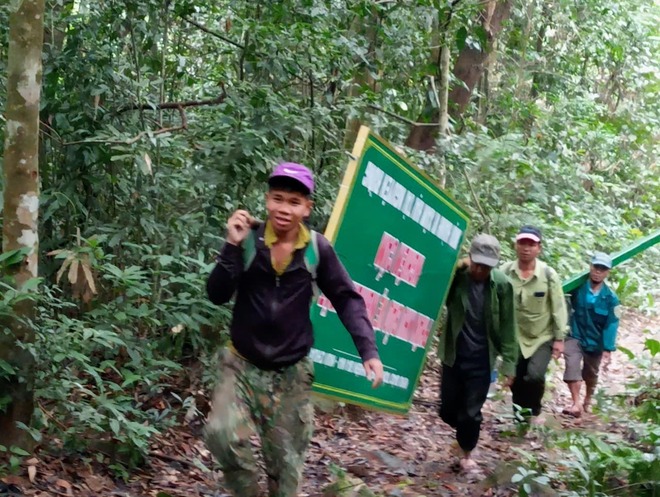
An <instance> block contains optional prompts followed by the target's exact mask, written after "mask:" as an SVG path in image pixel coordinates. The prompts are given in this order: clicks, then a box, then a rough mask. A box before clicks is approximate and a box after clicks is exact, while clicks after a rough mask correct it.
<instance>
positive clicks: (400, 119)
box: [367, 104, 438, 127]
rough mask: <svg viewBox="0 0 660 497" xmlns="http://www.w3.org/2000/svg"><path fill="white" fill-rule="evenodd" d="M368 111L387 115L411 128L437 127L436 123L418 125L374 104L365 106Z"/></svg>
mask: <svg viewBox="0 0 660 497" xmlns="http://www.w3.org/2000/svg"><path fill="white" fill-rule="evenodd" d="M367 107H368V108H369V109H373V110H377V111H378V112H382V113H383V114H387V115H388V116H390V117H393V118H394V119H398V120H399V121H401V122H404V123H406V124H410V125H411V126H420V127H422V126H437V125H438V123H418V122H416V121H413V120H412V119H408V118H407V117H403V116H400V115H399V114H395V113H394V112H390V111H389V110H387V109H383V108H382V107H379V106H378V105H374V104H369V105H367Z"/></svg>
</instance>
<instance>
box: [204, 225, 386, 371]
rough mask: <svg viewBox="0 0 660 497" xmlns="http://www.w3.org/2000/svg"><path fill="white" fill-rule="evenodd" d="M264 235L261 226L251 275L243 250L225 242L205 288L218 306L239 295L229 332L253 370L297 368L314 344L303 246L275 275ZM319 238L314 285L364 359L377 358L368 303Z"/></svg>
mask: <svg viewBox="0 0 660 497" xmlns="http://www.w3.org/2000/svg"><path fill="white" fill-rule="evenodd" d="M263 233H264V226H263V225H262V226H261V227H259V228H258V230H257V236H256V237H255V239H256V251H257V253H256V256H255V258H254V261H253V262H252V264H251V265H250V268H249V269H248V270H247V271H243V249H242V248H241V247H237V246H235V245H231V244H229V243H226V244H225V245H224V247H223V248H222V250H221V252H220V255H219V256H218V259H217V260H218V264H217V265H216V267H215V268H214V269H213V272H212V273H211V275H210V276H209V279H208V282H207V284H206V290H207V292H208V295H209V299H210V300H211V302H213V303H214V304H217V305H221V304H224V303H226V302H228V301H229V300H230V299H231V298H232V296H233V295H234V293H236V300H235V304H234V312H233V317H232V322H231V329H230V332H231V339H232V342H233V345H234V347H235V348H236V351H237V352H238V353H239V354H241V355H242V356H243V357H245V359H247V360H248V361H250V362H251V363H252V364H254V365H255V366H257V367H259V368H261V369H266V370H273V369H280V368H283V367H286V366H290V365H292V364H295V363H296V362H298V361H299V360H300V359H302V358H303V357H305V356H306V355H307V354H308V353H309V351H310V349H311V347H312V345H313V343H314V334H313V330H312V322H311V319H310V306H311V302H312V296H313V285H312V275H311V274H310V273H309V271H308V270H307V268H306V266H305V260H304V252H305V248H302V249H299V250H296V252H295V253H294V255H293V260H292V261H291V264H289V266H288V267H287V269H286V271H285V272H284V273H283V274H282V275H281V276H277V274H276V273H275V270H274V269H273V267H272V264H271V259H270V250H269V248H268V247H266V245H265V244H264V241H263ZM317 240H318V252H319V264H318V267H317V269H316V272H317V277H316V284H317V285H318V287H319V289H320V290H321V291H322V292H323V293H324V294H325V295H326V296H327V297H328V299H330V302H332V305H333V306H334V308H335V309H336V311H337V314H338V316H339V318H340V319H341V322H342V323H343V324H344V326H345V327H346V329H347V330H348V332H349V333H350V334H351V336H352V338H353V342H354V343H355V346H356V348H357V350H358V353H359V354H360V356H361V357H362V360H363V361H366V360H368V359H373V358H375V357H378V349H377V348H376V340H375V334H374V331H373V328H372V326H371V322H370V321H369V318H368V316H367V309H366V306H365V304H364V299H363V298H362V297H361V296H360V294H358V293H357V291H356V290H355V286H354V285H353V281H352V280H351V278H350V277H349V275H348V273H347V272H346V269H344V266H343V265H342V264H341V262H340V261H339V259H338V258H337V254H336V253H335V251H334V249H333V248H332V246H331V245H330V242H328V240H327V239H326V238H325V237H323V236H321V235H318V237H317Z"/></svg>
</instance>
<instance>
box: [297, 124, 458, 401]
mask: <svg viewBox="0 0 660 497" xmlns="http://www.w3.org/2000/svg"><path fill="white" fill-rule="evenodd" d="M353 157H354V159H353V160H351V161H350V162H349V165H348V169H347V171H346V174H345V177H344V181H343V183H342V185H341V188H340V191H339V196H338V199H337V202H336V204H335V207H334V210H333V213H332V216H331V218H330V222H329V225H328V228H327V230H326V233H325V235H326V237H327V238H328V239H329V240H330V241H331V242H332V243H333V245H334V248H335V250H336V251H337V254H338V255H339V258H340V259H341V261H342V262H343V263H344V265H345V266H346V269H347V270H348V272H349V274H350V275H351V277H352V278H353V280H354V282H355V285H356V288H357V289H358V291H359V292H360V294H361V295H362V296H363V297H364V300H365V303H366V305H367V309H368V312H369V317H370V319H371V321H372V323H373V326H374V329H375V330H376V341H377V344H378V350H379V352H380V357H381V360H382V361H383V365H384V368H385V378H384V383H383V385H382V386H380V387H379V388H377V389H373V388H371V383H370V382H369V381H368V379H367V378H365V372H364V368H363V367H362V361H361V359H360V357H359V356H358V353H357V350H356V349H355V346H354V345H353V341H352V339H351V337H350V335H349V334H348V333H347V332H346V331H345V330H344V328H343V325H342V324H341V322H340V320H339V318H338V317H337V314H336V312H335V311H334V309H333V307H332V304H331V303H330V302H329V300H328V299H327V298H326V297H325V296H323V295H321V296H319V298H318V299H317V301H316V302H315V303H314V305H313V306H312V311H311V312H312V323H313V325H314V333H315V344H314V348H313V349H312V351H311V352H310V357H311V358H312V360H313V361H314V363H315V372H316V381H315V383H314V391H315V392H316V393H318V394H321V395H324V396H329V397H332V398H334V399H337V400H341V401H344V402H349V403H353V404H358V405H362V406H365V407H369V408H372V409H379V410H384V411H389V412H394V413H401V414H403V413H406V412H407V411H408V409H409V408H410V404H411V402H412V397H413V394H414V391H415V388H416V387H417V383H418V381H419V377H420V375H421V373H422V368H423V366H424V358H425V356H426V351H427V347H429V346H430V342H431V340H430V336H431V332H432V330H434V328H435V321H436V320H437V318H438V315H439V314H440V310H441V308H442V305H443V303H444V299H445V296H446V293H447V290H448V287H449V284H450V282H451V278H452V276H453V271H454V266H455V264H456V260H457V258H458V256H459V250H460V248H461V245H462V243H463V240H464V237H465V232H466V230H467V227H468V215H467V213H466V212H465V210H464V209H463V208H462V207H460V206H459V205H458V204H457V203H456V202H455V201H454V200H453V199H452V198H450V197H449V196H448V195H447V194H446V193H444V192H443V191H442V190H441V189H440V188H439V187H438V186H436V185H435V184H434V183H433V181H432V180H431V179H430V178H429V177H428V176H427V175H425V174H424V172H422V171H421V170H420V169H418V168H416V167H415V166H413V165H412V164H410V163H409V162H407V161H406V159H404V158H403V157H402V156H400V155H399V154H398V153H397V152H396V151H394V150H393V148H392V147H391V146H390V145H389V144H387V143H386V142H385V141H384V140H382V139H381V138H379V137H377V136H375V135H373V134H372V133H370V132H369V129H368V128H365V127H362V128H361V129H360V133H359V134H358V138H357V141H356V144H355V147H354V149H353Z"/></svg>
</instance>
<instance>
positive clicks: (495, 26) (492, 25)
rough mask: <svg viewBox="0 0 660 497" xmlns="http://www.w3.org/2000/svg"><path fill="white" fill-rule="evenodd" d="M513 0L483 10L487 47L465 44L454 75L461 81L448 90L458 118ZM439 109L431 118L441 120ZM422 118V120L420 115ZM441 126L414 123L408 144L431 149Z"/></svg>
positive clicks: (451, 109) (493, 0)
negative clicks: (439, 118)
mask: <svg viewBox="0 0 660 497" xmlns="http://www.w3.org/2000/svg"><path fill="white" fill-rule="evenodd" d="M511 4H512V0H501V1H498V0H489V1H488V4H487V5H486V8H485V10H484V11H483V12H482V13H481V14H480V16H479V17H480V23H481V25H482V26H483V28H484V30H485V31H486V33H487V36H488V39H487V44H486V46H485V47H481V48H480V49H477V48H474V47H471V46H469V45H465V47H464V48H463V49H462V50H461V52H460V53H459V55H458V59H457V60H456V63H455V64H454V71H453V72H454V76H456V79H457V80H459V81H461V82H462V84H457V85H455V86H454V87H453V88H452V89H451V90H450V91H449V97H448V99H449V115H450V116H451V117H452V118H454V119H458V118H460V117H461V116H462V115H463V112H465V109H466V108H467V106H468V104H469V103H470V97H471V96H472V91H473V90H474V87H475V86H476V84H477V83H478V82H479V79H480V78H481V75H482V74H483V72H484V70H485V67H486V62H487V60H488V56H489V55H490V52H491V50H493V45H494V43H495V41H496V40H497V37H498V36H499V34H500V32H501V31H502V27H503V25H504V22H505V21H506V20H507V19H508V18H509V14H510V12H511ZM438 117H439V113H438V112H436V113H435V115H434V116H433V121H432V122H438ZM418 120H419V121H421V122H423V120H422V119H421V118H420V119H418ZM438 132H439V126H415V127H413V129H412V130H411V131H410V134H409V135H408V139H407V140H406V145H408V146H409V147H412V148H416V149H418V150H428V149H430V148H432V147H433V144H434V143H435V137H436V136H437V135H438Z"/></svg>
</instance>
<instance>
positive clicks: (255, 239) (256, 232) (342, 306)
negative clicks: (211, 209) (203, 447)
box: [205, 162, 383, 497]
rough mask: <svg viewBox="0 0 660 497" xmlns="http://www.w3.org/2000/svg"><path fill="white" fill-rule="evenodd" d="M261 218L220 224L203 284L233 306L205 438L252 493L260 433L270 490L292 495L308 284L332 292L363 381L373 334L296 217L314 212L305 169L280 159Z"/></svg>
mask: <svg viewBox="0 0 660 497" xmlns="http://www.w3.org/2000/svg"><path fill="white" fill-rule="evenodd" d="M268 184H269V190H268V193H267V194H266V210H267V211H268V219H267V221H266V222H265V223H258V222H255V220H254V219H253V218H252V216H251V215H250V214H249V213H248V212H247V211H245V210H238V211H236V212H234V213H233V214H232V216H231V217H230V218H229V220H228V221H227V240H226V243H225V245H224V247H223V248H222V250H221V252H220V255H219V256H218V259H217V261H218V264H217V265H216V267H215V268H214V270H213V272H212V273H211V275H210V277H209V280H208V282H207V292H208V295H209V299H210V300H211V301H212V302H213V303H214V304H216V305H221V304H224V303H226V302H228V301H229V300H230V299H231V298H232V296H234V294H235V295H236V297H235V304H234V310H233V315H232V323H231V328H230V335H231V343H230V346H229V347H228V348H227V349H225V350H224V352H223V355H222V359H221V367H220V371H221V373H220V379H219V382H218V385H217V387H216V389H215V392H214V395H213V410H212V412H211V414H210V416H209V420H208V423H207V426H206V430H205V431H206V442H207V445H208V447H209V449H210V450H211V452H212V453H213V454H214V455H215V457H216V458H217V459H218V461H219V463H220V466H221V468H222V471H223V474H224V479H225V482H226V484H227V486H228V487H229V489H230V490H231V492H232V493H233V494H234V495H235V496H236V497H258V496H260V495H262V493H261V491H260V488H259V474H258V465H257V460H256V458H255V456H254V453H253V450H252V444H251V441H250V437H251V436H252V435H253V434H255V433H256V434H258V435H259V438H260V439H261V449H262V454H263V459H264V462H265V466H266V474H267V476H268V489H269V495H270V497H295V496H296V495H297V491H298V485H299V482H300V479H301V476H302V469H303V464H304V462H305V452H306V450H307V445H308V444H309V442H310V440H311V438H312V432H313V427H314V409H313V406H312V404H311V398H310V396H311V389H312V382H313V379H314V368H313V363H312V361H311V360H310V358H309V357H308V353H309V351H310V349H311V347H312V344H313V343H314V336H313V331H312V323H311V321H310V305H311V302H312V298H313V291H314V285H318V287H319V289H320V290H321V291H322V292H323V293H324V294H325V295H326V296H327V297H328V298H329V299H330V301H331V302H332V304H333V306H334V308H335V309H336V310H337V313H338V315H339V317H340V319H341V321H342V323H343V324H344V326H345V327H346V329H347V330H348V332H349V333H350V334H351V336H352V338H353V342H354V343H355V346H356V348H357V351H358V353H359V354H360V356H361V358H362V360H363V365H364V369H365V373H366V376H367V378H370V379H372V384H373V386H374V387H376V386H378V385H379V384H380V383H381V382H382V379H383V365H382V363H381V361H380V359H379V357H378V349H377V348H376V342H375V335H374V331H373V328H372V327H371V322H370V320H369V317H368V315H367V309H366V306H365V303H364V300H363V298H362V297H361V296H360V294H358V293H357V291H356V290H355V287H354V285H353V282H352V280H351V278H350V277H349V275H348V273H347V272H346V269H344V266H343V265H342V264H341V262H340V261H339V259H338V258H337V254H336V253H335V251H334V249H333V248H332V246H331V245H330V243H329V242H328V240H327V239H325V238H324V237H323V236H321V235H320V234H318V233H315V232H312V231H310V230H309V229H308V228H307V227H306V226H305V225H304V224H303V222H302V221H303V219H305V218H306V217H307V216H309V214H310V212H311V210H312V200H311V195H312V194H313V193H314V177H313V175H312V172H311V171H310V170H309V169H307V168H306V167H304V166H302V165H300V164H294V163H290V162H287V163H283V164H279V165H278V166H277V167H276V168H275V170H274V172H273V173H272V175H271V176H270V179H269V181H268Z"/></svg>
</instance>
